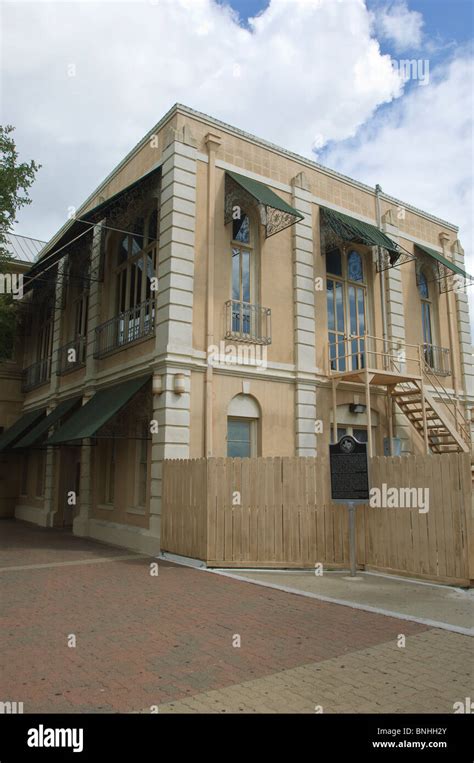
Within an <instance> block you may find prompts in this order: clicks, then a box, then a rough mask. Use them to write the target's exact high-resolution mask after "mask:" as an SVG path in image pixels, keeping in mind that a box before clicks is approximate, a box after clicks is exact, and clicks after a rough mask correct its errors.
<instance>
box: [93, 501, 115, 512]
mask: <svg viewBox="0 0 474 763" xmlns="http://www.w3.org/2000/svg"><path fill="white" fill-rule="evenodd" d="M97 508H98V509H102V510H103V511H114V510H115V506H114V505H113V503H98V504H97Z"/></svg>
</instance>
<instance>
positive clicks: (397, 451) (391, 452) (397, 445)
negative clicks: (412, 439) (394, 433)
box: [383, 437, 402, 456]
mask: <svg viewBox="0 0 474 763" xmlns="http://www.w3.org/2000/svg"><path fill="white" fill-rule="evenodd" d="M391 442H392V447H391V448H390V437H384V438H383V454H384V456H401V455H402V441H401V439H400V438H399V437H392V439H391Z"/></svg>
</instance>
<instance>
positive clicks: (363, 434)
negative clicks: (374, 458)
mask: <svg viewBox="0 0 474 763" xmlns="http://www.w3.org/2000/svg"><path fill="white" fill-rule="evenodd" d="M352 433H353V437H355V439H356V440H358V441H359V442H367V429H353V430H352Z"/></svg>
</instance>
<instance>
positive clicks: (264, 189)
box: [224, 170, 304, 238]
mask: <svg viewBox="0 0 474 763" xmlns="http://www.w3.org/2000/svg"><path fill="white" fill-rule="evenodd" d="M249 206H257V207H258V210H259V213H260V222H261V223H262V225H264V226H265V237H266V238H268V237H269V236H273V235H274V234H275V233H279V232H280V231H282V230H284V229H285V228H289V226H290V225H294V224H295V223H296V222H298V220H302V219H303V218H304V215H303V214H302V213H301V212H298V210H297V209H295V208H294V207H292V206H290V204H287V203H286V201H284V200H283V199H281V198H280V196H277V194H276V193H274V192H273V191H272V190H271V188H269V187H268V186H266V185H265V184H264V183H260V182H259V181H258V180H253V179H252V178H249V177H245V175H239V174H238V173H237V172H230V170H227V171H226V173H225V210H224V221H225V224H226V225H227V223H230V222H231V221H232V219H233V210H234V209H235V207H242V208H243V209H245V208H246V207H249Z"/></svg>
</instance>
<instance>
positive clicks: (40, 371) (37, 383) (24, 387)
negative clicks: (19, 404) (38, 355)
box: [21, 357, 51, 392]
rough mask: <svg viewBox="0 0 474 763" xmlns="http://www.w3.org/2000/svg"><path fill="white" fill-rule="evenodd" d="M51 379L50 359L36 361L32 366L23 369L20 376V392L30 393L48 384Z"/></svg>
mask: <svg viewBox="0 0 474 763" xmlns="http://www.w3.org/2000/svg"><path fill="white" fill-rule="evenodd" d="M50 378H51V357H49V358H43V359H42V360H38V361H37V362H36V363H33V365H31V366H28V367H27V368H25V369H23V372H22V375H21V391H22V392H31V390H32V389H36V387H41V385H42V384H46V383H47V382H49V380H50Z"/></svg>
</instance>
